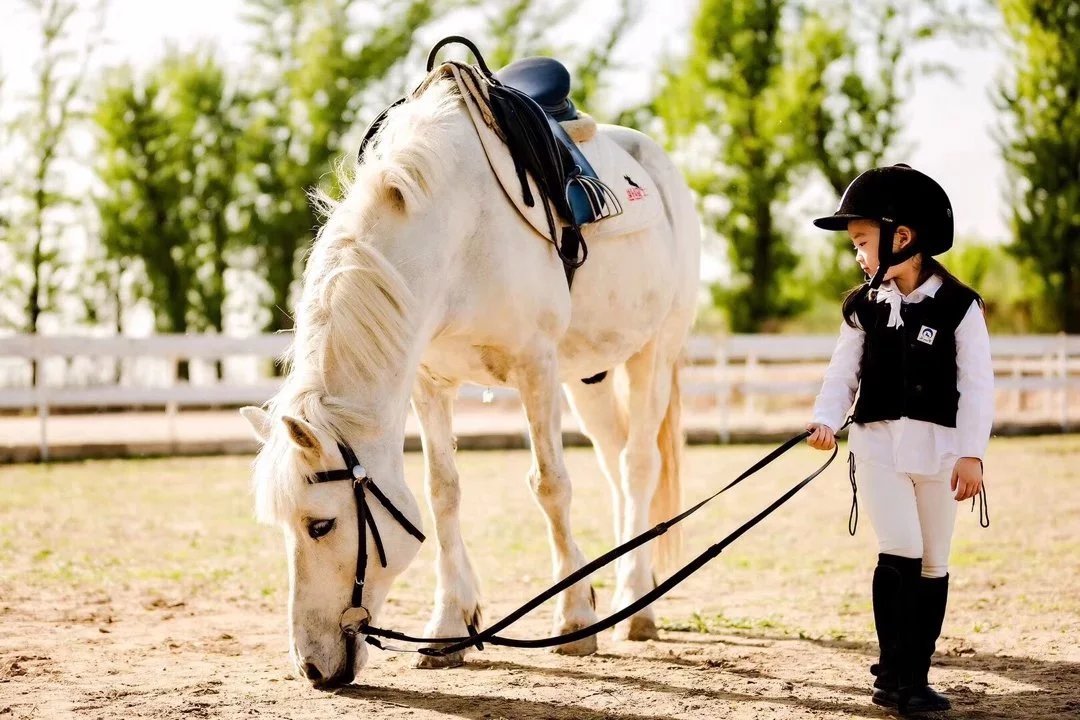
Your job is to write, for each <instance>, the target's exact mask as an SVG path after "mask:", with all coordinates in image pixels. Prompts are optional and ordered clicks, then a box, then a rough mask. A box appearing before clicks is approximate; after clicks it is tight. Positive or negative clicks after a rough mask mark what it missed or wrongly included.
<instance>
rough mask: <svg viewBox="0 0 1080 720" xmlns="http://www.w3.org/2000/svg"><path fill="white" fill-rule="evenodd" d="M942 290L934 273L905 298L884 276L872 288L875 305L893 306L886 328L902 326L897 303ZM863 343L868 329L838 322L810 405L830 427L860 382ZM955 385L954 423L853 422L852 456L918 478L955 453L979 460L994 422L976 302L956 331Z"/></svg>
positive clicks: (839, 420) (986, 343)
mask: <svg viewBox="0 0 1080 720" xmlns="http://www.w3.org/2000/svg"><path fill="white" fill-rule="evenodd" d="M940 287H941V278H940V277H938V276H937V275H933V276H931V277H930V278H929V279H928V280H927V281H926V282H924V283H923V284H922V285H920V286H919V287H917V288H916V289H915V290H913V291H912V292H911V294H910V295H906V296H905V295H903V294H902V293H901V292H900V291H899V290H898V289H897V288H896V286H895V285H894V284H893V283H892V282H891V281H889V282H885V283H883V284H882V286H881V288H880V290H879V291H878V302H886V303H888V304H889V305H890V306H891V309H892V312H891V313H890V318H889V325H890V326H891V327H892V326H895V325H896V324H897V322H899V323H900V324H903V320H902V319H900V314H899V306H900V303H917V302H921V301H922V300H923V299H925V298H932V297H934V295H936V294H937V291H938V289H939V288H940ZM865 341H866V333H865V332H864V331H863V330H862V329H861V328H853V327H851V326H850V325H848V324H847V323H846V322H845V323H844V324H842V325H841V326H840V339H839V340H838V341H837V343H836V349H835V350H833V355H832V360H830V362H829V368H828V370H826V371H825V381H824V382H823V383H822V385H821V392H820V393H819V394H818V396H817V401H816V402H815V403H814V416H813V418H814V422H816V423H821V424H823V425H827V426H829V427H830V428H832V429H833V430H835V429H836V428H838V427H840V426H841V425H842V424H843V423H844V418H845V417H846V415H847V412H848V410H850V409H851V405H852V402H853V401H854V399H855V392H856V390H858V387H859V373H860V364H861V361H862V351H863V343H864V342H865ZM897 382H899V378H898V379H897ZM956 386H957V390H958V391H959V393H960V401H959V405H958V408H957V412H956V427H955V428H950V427H944V426H942V425H937V424H935V423H930V422H926V421H923V420H913V419H911V418H908V417H902V418H900V419H899V420H883V421H880V422H872V423H866V424H862V425H859V424H855V425H852V427H851V434H850V437H849V446H850V448H851V452H853V453H855V456H856V457H857V458H860V459H865V460H866V461H868V462H872V463H876V464H884V465H887V466H891V467H893V468H895V470H896V471H897V472H902V473H912V474H918V475H931V474H935V473H938V472H940V471H942V470H944V469H946V468H945V464H946V463H953V462H955V460H956V458H960V457H974V458H979V459H980V460H981V459H982V458H983V456H984V455H985V454H986V447H987V445H988V444H989V443H990V430H991V428H992V426H993V422H994V367H993V364H992V362H991V359H990V335H989V333H988V332H987V330H986V320H985V319H984V318H983V313H982V308H980V307H979V304H978V303H977V302H972V303H971V307H970V308H968V311H967V313H966V314H965V315H964V319H963V320H961V321H960V325H958V326H957V328H956Z"/></svg>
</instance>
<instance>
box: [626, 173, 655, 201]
mask: <svg viewBox="0 0 1080 720" xmlns="http://www.w3.org/2000/svg"><path fill="white" fill-rule="evenodd" d="M623 179H624V180H626V182H628V183H630V187H628V188H626V199H627V200H629V201H630V202H634V201H635V200H644V199H645V198H647V197H648V196H649V193H648V192H646V191H645V188H643V187H641V186H640V185H638V184H637V183H636V182H634V181H633V180H632V179H631V178H630V176H629V175H623Z"/></svg>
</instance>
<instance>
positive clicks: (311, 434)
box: [281, 415, 319, 452]
mask: <svg viewBox="0 0 1080 720" xmlns="http://www.w3.org/2000/svg"><path fill="white" fill-rule="evenodd" d="M281 421H282V422H283V423H285V428H286V429H287V430H288V431H289V439H290V440H292V442H293V444H294V445H296V447H298V448H300V449H301V450H309V451H312V452H318V450H319V439H318V438H317V437H316V435H315V428H313V427H312V426H311V425H310V424H309V423H307V422H305V421H304V420H301V419H300V418H295V417H290V416H288V415H286V416H285V417H283V418H281Z"/></svg>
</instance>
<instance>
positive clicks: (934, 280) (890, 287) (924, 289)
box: [881, 274, 942, 302]
mask: <svg viewBox="0 0 1080 720" xmlns="http://www.w3.org/2000/svg"><path fill="white" fill-rule="evenodd" d="M941 285H942V282H941V276H940V275H937V274H934V275H931V276H930V277H928V278H927V279H926V280H925V281H924V282H923V284H922V285H920V286H919V287H917V288H915V289H914V290H912V291H911V292H910V293H909V294H907V295H904V294H903V293H902V292H900V289H899V288H897V287H896V283H895V282H894V281H892V280H886V281H885V282H883V283H881V290H885V291H886V294H890V293H896V294H897V295H899V296H900V297H901V298H903V300H904V302H918V301H919V300H922V299H923V298H924V297H926V298H932V297H934V296H935V295H937V291H938V290H940V289H941Z"/></svg>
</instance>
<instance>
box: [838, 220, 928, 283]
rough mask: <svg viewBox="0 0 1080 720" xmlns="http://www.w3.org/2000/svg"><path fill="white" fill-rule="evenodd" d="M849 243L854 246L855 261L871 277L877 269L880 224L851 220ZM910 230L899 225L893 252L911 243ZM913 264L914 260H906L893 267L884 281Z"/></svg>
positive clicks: (886, 274)
mask: <svg viewBox="0 0 1080 720" xmlns="http://www.w3.org/2000/svg"><path fill="white" fill-rule="evenodd" d="M847 230H848V235H849V236H851V243H852V245H854V246H855V261H856V262H857V263H859V267H861V268H862V271H863V272H864V273H866V275H867V276H869V277H873V276H874V273H876V272H877V269H878V241H879V240H880V239H881V224H880V223H879V222H877V221H876V220H852V221H851V222H849V223H848V226H847ZM911 238H912V236H911V230H910V229H908V227H907V226H905V225H901V226H900V227H899V228H897V230H896V235H895V236H894V237H893V252H896V251H897V250H900V249H901V248H903V247H905V246H907V245H908V244H909V243H910V242H911ZM914 264H915V258H908V259H907V260H905V261H904V262H902V263H900V264H899V265H893V266H891V267H890V268H889V270H888V272H886V273H885V279H886V280H891V279H893V278H895V277H896V276H897V275H901V274H903V273H904V272H906V271H907V269H908V268H909V267H910V266H913V265H914Z"/></svg>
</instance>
